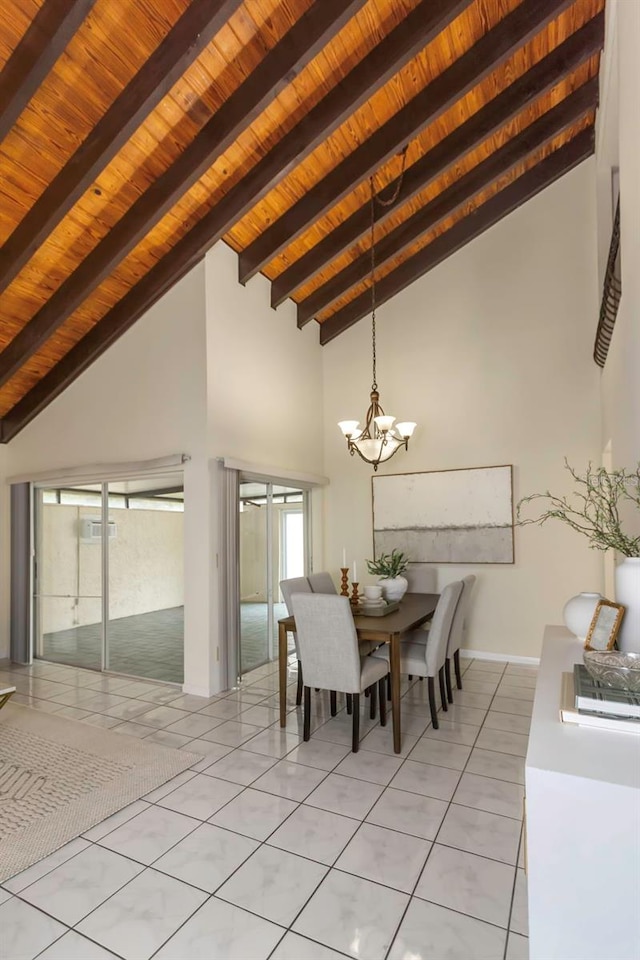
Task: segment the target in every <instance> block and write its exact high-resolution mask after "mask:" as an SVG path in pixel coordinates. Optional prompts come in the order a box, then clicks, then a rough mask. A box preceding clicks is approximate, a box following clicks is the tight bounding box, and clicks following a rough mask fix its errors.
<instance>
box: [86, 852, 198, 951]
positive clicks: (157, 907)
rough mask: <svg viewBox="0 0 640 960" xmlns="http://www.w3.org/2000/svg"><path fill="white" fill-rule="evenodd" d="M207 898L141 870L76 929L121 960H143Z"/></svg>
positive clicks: (155, 874) (183, 886) (151, 872)
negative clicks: (118, 956) (121, 959)
mask: <svg viewBox="0 0 640 960" xmlns="http://www.w3.org/2000/svg"><path fill="white" fill-rule="evenodd" d="M206 899H207V894H206V893H203V892H202V891H201V890H196V889H195V888H194V887H190V886H187V884H186V883H181V882H180V881H179V880H174V879H173V877H167V876H165V874H163V873H158V872H157V871H155V870H144V871H143V872H142V873H141V874H139V875H138V876H137V877H136V878H135V879H134V880H132V881H131V883H128V884H127V886H126V887H123V888H122V889H121V890H119V891H118V893H116V894H114V895H113V896H112V897H111V898H110V899H109V900H107V901H106V903H103V904H102V906H100V907H98V909H97V910H94V912H93V913H91V914H90V915H89V916H88V917H87V918H86V919H85V920H83V921H82V922H81V923H80V924H79V925H78V927H77V931H78V933H81V934H85V935H86V936H87V937H89V939H91V940H95V941H96V942H97V943H99V944H100V945H101V946H103V947H106V949H107V950H111V951H112V952H113V953H116V954H119V955H120V956H121V957H124V960H147V958H149V957H151V956H152V954H154V953H155V951H156V950H158V948H159V947H161V946H162V944H163V943H164V942H165V940H167V939H168V938H169V937H170V936H171V935H172V934H173V933H174V932H175V931H176V930H177V929H178V927H180V926H181V925H182V924H183V923H184V922H185V921H186V920H187V919H188V918H189V917H190V916H191V914H192V913H194V912H195V911H196V910H197V909H198V907H200V906H201V905H202V903H203V902H204V901H205V900H206Z"/></svg>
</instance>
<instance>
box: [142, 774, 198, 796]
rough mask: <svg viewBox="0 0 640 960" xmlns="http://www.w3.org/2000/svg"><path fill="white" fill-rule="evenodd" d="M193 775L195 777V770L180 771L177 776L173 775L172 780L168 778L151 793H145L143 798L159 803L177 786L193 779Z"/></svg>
mask: <svg viewBox="0 0 640 960" xmlns="http://www.w3.org/2000/svg"><path fill="white" fill-rule="evenodd" d="M193 777H195V773H194V771H193V770H183V771H182V773H178V774H177V775H176V776H175V777H172V778H171V780H167V782H166V783H163V784H161V785H160V786H159V787H156V789H155V790H152V791H151V792H150V793H145V795H144V797H143V798H142V799H143V800H146V801H147V802H148V803H157V802H158V800H162V798H163V797H166V796H167V794H168V793H172V792H173V791H174V790H175V789H176V788H177V787H181V786H182V784H183V783H186V782H187V780H191V779H192V778H193Z"/></svg>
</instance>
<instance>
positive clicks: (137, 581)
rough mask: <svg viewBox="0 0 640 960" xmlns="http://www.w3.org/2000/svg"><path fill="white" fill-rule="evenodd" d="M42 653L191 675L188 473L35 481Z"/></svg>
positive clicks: (137, 671)
mask: <svg viewBox="0 0 640 960" xmlns="http://www.w3.org/2000/svg"><path fill="white" fill-rule="evenodd" d="M35 504H36V509H35V575H34V586H35V593H34V625H35V630H34V639H35V644H34V655H35V656H36V657H39V658H42V659H45V660H49V661H52V662H56V663H65V664H69V665H71V666H77V667H83V668H85V669H92V670H105V671H109V672H112V673H121V674H126V675H128V676H134V677H141V678H144V679H150V680H159V681H162V682H168V683H182V682H183V678H184V573H183V569H184V540H183V526H184V524H183V518H184V486H183V477H182V474H181V473H180V474H176V475H167V474H164V475H162V476H158V477H148V476H145V477H144V478H142V477H141V478H139V479H132V480H122V481H109V482H108V483H107V482H104V483H92V484H82V485H76V486H69V487H61V486H60V487H58V486H52V485H48V486H47V487H46V488H45V487H43V488H36V490H35Z"/></svg>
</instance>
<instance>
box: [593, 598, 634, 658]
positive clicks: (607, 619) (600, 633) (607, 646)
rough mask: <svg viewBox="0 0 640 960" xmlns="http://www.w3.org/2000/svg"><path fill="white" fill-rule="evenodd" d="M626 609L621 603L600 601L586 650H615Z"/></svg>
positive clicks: (594, 615)
mask: <svg viewBox="0 0 640 960" xmlns="http://www.w3.org/2000/svg"><path fill="white" fill-rule="evenodd" d="M624 611H625V608H624V607H623V605H622V604H621V603H612V602H611V600H599V601H598V606H597V607H596V609H595V612H594V614H593V619H592V620H591V623H590V625H589V632H588V633H587V638H586V640H585V644H584V648H585V650H613V649H614V647H615V645H616V639H617V637H618V631H619V629H620V624H621V623H622V618H623V616H624Z"/></svg>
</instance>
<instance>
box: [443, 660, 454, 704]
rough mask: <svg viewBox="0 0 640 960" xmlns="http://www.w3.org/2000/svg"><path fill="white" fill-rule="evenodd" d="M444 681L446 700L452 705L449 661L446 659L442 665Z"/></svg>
mask: <svg viewBox="0 0 640 960" xmlns="http://www.w3.org/2000/svg"><path fill="white" fill-rule="evenodd" d="M444 679H445V683H446V685H447V700H448V701H449V703H453V690H452V688H451V660H450V658H449V657H447V659H446V662H445V665H444Z"/></svg>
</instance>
